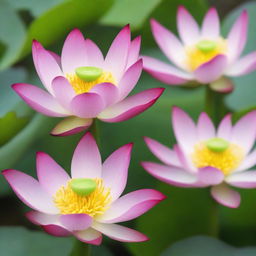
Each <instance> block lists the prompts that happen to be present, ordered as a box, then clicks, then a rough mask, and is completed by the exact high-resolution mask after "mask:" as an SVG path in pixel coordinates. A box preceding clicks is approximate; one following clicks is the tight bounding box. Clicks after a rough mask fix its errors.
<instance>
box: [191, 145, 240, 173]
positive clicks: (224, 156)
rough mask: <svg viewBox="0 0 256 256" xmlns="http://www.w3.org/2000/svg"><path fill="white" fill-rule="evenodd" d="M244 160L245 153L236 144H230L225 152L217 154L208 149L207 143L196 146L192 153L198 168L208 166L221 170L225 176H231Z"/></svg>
mask: <svg viewBox="0 0 256 256" xmlns="http://www.w3.org/2000/svg"><path fill="white" fill-rule="evenodd" d="M243 158H244V151H243V149H242V148H241V147H239V146H238V145H235V144H229V146H228V148H227V149H226V150H225V151H223V152H216V151H212V150H210V149H208V147H207V146H206V143H205V142H200V143H198V144H196V145H195V147H194V152H193V153H192V161H193V163H194V165H195V166H196V167H198V168H203V167H207V166H211V167H215V168H217V169H219V170H221V171H222V172H223V173H224V175H228V174H230V173H231V172H232V171H233V170H234V169H235V168H236V167H238V165H239V164H240V163H241V161H242V160H243Z"/></svg>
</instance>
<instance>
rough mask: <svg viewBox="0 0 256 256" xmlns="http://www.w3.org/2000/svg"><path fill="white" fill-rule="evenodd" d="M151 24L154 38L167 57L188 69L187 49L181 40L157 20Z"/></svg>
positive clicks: (152, 20)
mask: <svg viewBox="0 0 256 256" xmlns="http://www.w3.org/2000/svg"><path fill="white" fill-rule="evenodd" d="M150 23H151V28H152V32H153V36H154V38H155V40H156V42H157V44H158V46H159V48H160V49H161V50H162V51H163V53H164V54H165V55H166V57H167V58H168V59H169V60H170V61H172V62H173V63H174V64H175V65H177V66H178V67H180V68H182V69H186V66H185V64H184V63H185V62H184V60H185V59H186V55H185V47H184V46H183V44H182V43H181V42H180V40H179V39H178V38H177V37H176V36H175V35H174V34H173V33H171V32H170V31H169V30H168V29H166V28H165V27H164V26H162V25H161V24H160V23H158V22H157V21H156V20H154V19H151V21H150Z"/></svg>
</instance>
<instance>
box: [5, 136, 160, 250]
mask: <svg viewBox="0 0 256 256" xmlns="http://www.w3.org/2000/svg"><path fill="white" fill-rule="evenodd" d="M131 149H132V144H127V145H124V146H123V147H121V148H119V149H118V150H116V151H115V152H114V153H112V154H111V155H110V156H109V157H108V158H107V159H106V160H105V162H104V163H103V164H102V163H101V156H100V153H99V150H98V147H97V144H96V142H95V140H94V138H93V137H92V135H91V134H90V133H87V134H86V135H85V136H84V137H83V138H82V139H81V141H80V142H79V144H78V146H77V147H76V149H75V152H74V155H73V159H72V165H71V177H70V176H69V175H68V174H67V173H66V172H65V170H63V169H62V167H60V166H59V165H58V164H57V163H56V162H55V161H54V160H53V159H52V158H51V157H50V156H49V155H47V154H45V153H43V152H39V153H38V154H37V159H36V164H37V177H38V181H37V180H36V179H34V178H32V177H31V176H29V175H27V174H25V173H22V172H20V171H17V170H11V169H9V170H4V171H3V175H4V177H5V178H6V180H7V181H8V182H9V184H10V185H11V187H12V188H13V190H14V192H15V193H16V195H17V196H18V197H19V198H20V199H21V200H22V201H23V202H24V203H25V204H26V205H28V206H29V207H31V208H32V209H34V211H30V212H28V213H27V217H28V219H29V220H30V221H31V222H33V223H34V224H36V225H40V226H42V228H43V229H44V230H45V231H46V232H47V233H49V234H51V235H53V236H70V235H73V236H75V237H76V238H77V239H79V240H81V241H82V242H85V243H90V244H95V245H99V244H100V243H101V240H102V234H105V235H107V236H109V237H111V238H112V239H115V240H118V241H122V242H142V241H145V240H147V237H146V236H145V235H143V234H141V233H139V232H138V231H135V230H132V229H130V228H127V227H124V226H121V225H118V224H115V223H118V222H123V221H128V220H131V219H134V218H136V217H138V216H140V215H141V214H143V213H145V212H146V211H148V210H149V209H150V208H151V207H153V206H154V205H156V204H157V203H159V202H160V201H161V200H163V199H164V198H165V196H164V195H163V194H162V193H160V192H158V191H156V190H153V189H141V190H137V191H133V192H131V193H128V194H126V195H124V196H121V194H122V192H123V190H124V188H125V186H126V181H127V173H128V167H129V163H130V157H131ZM120 196H121V197H120Z"/></svg>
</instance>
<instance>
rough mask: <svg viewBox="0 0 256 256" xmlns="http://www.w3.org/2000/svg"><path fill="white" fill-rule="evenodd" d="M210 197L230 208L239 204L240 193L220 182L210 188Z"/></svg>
mask: <svg viewBox="0 0 256 256" xmlns="http://www.w3.org/2000/svg"><path fill="white" fill-rule="evenodd" d="M211 194H212V197H213V198H214V199H215V200H216V201H217V202H218V203H219V204H222V205H224V206H227V207H230V208H237V207H238V206H239V205H240V201H241V198H240V194H239V193H238V192H237V191H235V190H233V189H230V188H229V187H228V186H227V185H226V184H220V185H218V186H214V187H212V188H211Z"/></svg>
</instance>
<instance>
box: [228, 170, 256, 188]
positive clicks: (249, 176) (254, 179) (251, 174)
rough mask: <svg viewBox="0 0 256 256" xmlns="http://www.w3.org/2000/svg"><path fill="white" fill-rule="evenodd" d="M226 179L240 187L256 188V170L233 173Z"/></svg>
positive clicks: (232, 184)
mask: <svg viewBox="0 0 256 256" xmlns="http://www.w3.org/2000/svg"><path fill="white" fill-rule="evenodd" d="M225 181H226V182H227V183H229V184H230V185H231V186H234V187H238V188H256V171H255V170H250V171H246V172H241V173H232V174H231V175H230V176H228V177H227V178H226V179H225Z"/></svg>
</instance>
